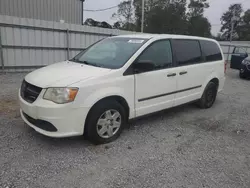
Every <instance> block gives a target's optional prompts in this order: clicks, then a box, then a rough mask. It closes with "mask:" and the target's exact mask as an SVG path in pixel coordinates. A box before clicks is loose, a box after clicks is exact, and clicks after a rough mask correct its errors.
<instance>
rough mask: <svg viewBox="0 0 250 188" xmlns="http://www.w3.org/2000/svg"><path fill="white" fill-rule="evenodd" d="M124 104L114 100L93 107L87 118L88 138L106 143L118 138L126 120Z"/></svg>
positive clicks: (95, 141)
mask: <svg viewBox="0 0 250 188" xmlns="http://www.w3.org/2000/svg"><path fill="white" fill-rule="evenodd" d="M125 114H126V113H125V110H124V108H123V106H122V105H121V104H120V103H118V102H116V101H112V100H107V101H102V102H100V103H98V104H96V105H95V106H94V107H93V109H91V111H90V114H89V117H88V120H87V124H86V126H87V134H88V139H89V140H90V141H91V142H93V143H95V144H104V143H108V142H112V141H114V140H115V139H117V138H118V137H119V136H120V134H121V132H122V130H123V128H124V125H125V122H126V116H125Z"/></svg>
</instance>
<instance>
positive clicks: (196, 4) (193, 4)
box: [187, 0, 212, 37]
mask: <svg viewBox="0 0 250 188" xmlns="http://www.w3.org/2000/svg"><path fill="white" fill-rule="evenodd" d="M188 8H189V12H188V13H187V15H188V34H189V35H195V36H202V37H212V35H211V24H210V22H209V21H208V19H207V18H205V17H204V10H205V9H206V8H209V4H208V3H207V0H191V1H190V3H189V5H188Z"/></svg>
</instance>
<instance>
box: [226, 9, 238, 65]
mask: <svg viewBox="0 0 250 188" xmlns="http://www.w3.org/2000/svg"><path fill="white" fill-rule="evenodd" d="M236 20H237V18H236V16H235V8H234V10H233V17H232V19H231V30H230V45H229V47H228V54H227V62H228V61H229V56H230V50H231V43H232V40H233V33H234V22H235V21H236Z"/></svg>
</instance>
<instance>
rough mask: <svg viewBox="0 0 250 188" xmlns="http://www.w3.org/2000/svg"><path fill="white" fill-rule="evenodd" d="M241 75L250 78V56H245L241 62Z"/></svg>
mask: <svg viewBox="0 0 250 188" xmlns="http://www.w3.org/2000/svg"><path fill="white" fill-rule="evenodd" d="M239 76H240V78H249V77H250V57H247V58H245V59H244V60H243V61H242V62H241V65H240V71H239Z"/></svg>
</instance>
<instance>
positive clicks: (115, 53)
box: [71, 37, 146, 69]
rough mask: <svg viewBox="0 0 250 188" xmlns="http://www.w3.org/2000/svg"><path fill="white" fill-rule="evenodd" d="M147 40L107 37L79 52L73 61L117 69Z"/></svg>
mask: <svg viewBox="0 0 250 188" xmlns="http://www.w3.org/2000/svg"><path fill="white" fill-rule="evenodd" d="M145 42H146V40H145V39H141V38H123V37H120V38H119V37H114V38H106V39H104V40H102V41H100V42H98V43H96V44H94V45H92V46H90V47H89V48H88V49H86V50H85V51H83V52H81V53H80V54H78V55H77V56H76V57H74V58H73V59H72V60H71V61H74V62H78V63H84V64H88V65H93V66H97V67H103V68H110V69H117V68H120V67H122V66H123V65H124V64H125V63H126V62H127V61H128V60H129V58H130V57H131V56H132V55H133V54H134V53H135V52H136V51H137V50H138V49H139V48H140V47H141V46H142V45H143V44H144V43H145Z"/></svg>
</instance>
